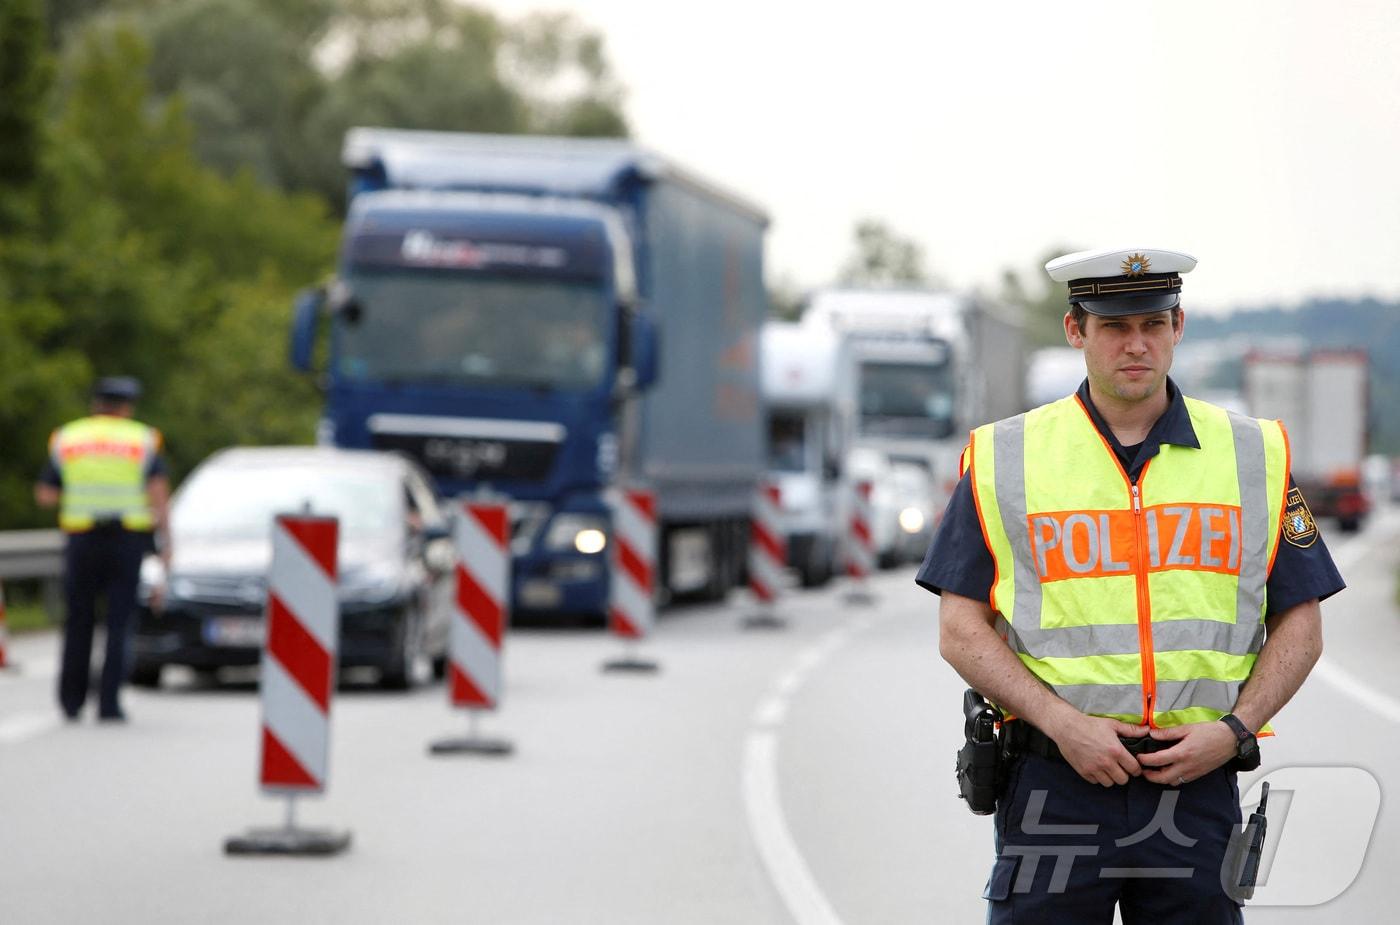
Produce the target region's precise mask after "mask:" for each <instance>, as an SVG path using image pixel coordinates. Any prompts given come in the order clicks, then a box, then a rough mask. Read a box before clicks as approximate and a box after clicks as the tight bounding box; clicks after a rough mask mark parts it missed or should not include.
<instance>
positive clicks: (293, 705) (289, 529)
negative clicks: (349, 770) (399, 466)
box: [260, 514, 340, 793]
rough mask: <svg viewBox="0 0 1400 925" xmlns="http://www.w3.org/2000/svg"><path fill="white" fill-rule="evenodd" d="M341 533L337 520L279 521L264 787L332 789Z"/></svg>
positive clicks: (265, 686) (270, 592)
mask: <svg viewBox="0 0 1400 925" xmlns="http://www.w3.org/2000/svg"><path fill="white" fill-rule="evenodd" d="M338 534H339V527H338V522H337V520H336V519H335V518H334V517H313V516H302V515H286V514H284V515H281V516H279V517H278V518H277V519H276V521H275V522H274V524H273V528H272V568H271V573H270V574H269V576H268V589H267V641H266V642H265V643H264V644H263V657H262V710H263V723H262V769H261V773H260V782H261V784H262V787H263V789H264V790H268V791H275V792H283V793H304V792H319V791H322V790H324V789H325V787H326V772H327V771H328V770H329V763H330V759H329V756H330V748H329V745H330V709H331V693H332V691H333V690H334V689H335V673H336V646H337V642H338V637H339V634H340V606H339V603H338V602H337V600H336V591H335V580H336V541H337V537H338Z"/></svg>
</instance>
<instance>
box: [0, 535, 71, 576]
mask: <svg viewBox="0 0 1400 925" xmlns="http://www.w3.org/2000/svg"><path fill="white" fill-rule="evenodd" d="M62 575H63V533H62V531H59V530H9V531H6V532H0V579H7V578H48V579H53V578H60V577H62Z"/></svg>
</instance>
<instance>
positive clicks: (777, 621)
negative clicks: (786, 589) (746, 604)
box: [743, 481, 788, 629]
mask: <svg viewBox="0 0 1400 925" xmlns="http://www.w3.org/2000/svg"><path fill="white" fill-rule="evenodd" d="M781 502H782V494H781V492H780V491H779V488H778V486H777V484H776V483H774V482H767V481H765V482H762V483H760V484H759V486H758V491H757V492H755V493H754V507H753V516H752V517H751V519H750V521H749V592H750V593H751V594H752V595H753V599H754V604H755V608H754V612H753V613H751V614H749V615H748V616H747V617H745V618H744V622H743V625H744V627H745V628H748V629H781V628H783V627H785V626H787V621H786V620H784V619H783V618H782V617H780V616H779V615H778V613H777V603H778V597H779V595H780V594H781V593H782V592H781V590H780V589H781V586H782V580H783V569H785V568H787V557H788V551H787V538H786V537H784V536H783V532H782V528H781V521H780V517H781V513H780V512H781Z"/></svg>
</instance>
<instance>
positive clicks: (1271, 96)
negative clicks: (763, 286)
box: [486, 0, 1400, 309]
mask: <svg viewBox="0 0 1400 925" xmlns="http://www.w3.org/2000/svg"><path fill="white" fill-rule="evenodd" d="M486 5H487V6H489V7H491V8H494V9H495V10H497V11H498V12H500V13H503V14H505V15H508V16H514V15H517V14H520V13H522V12H526V11H531V10H537V9H549V10H570V11H572V12H574V13H575V14H576V15H577V16H579V18H580V19H582V20H583V21H584V22H586V23H587V24H589V25H591V26H593V27H594V28H597V29H598V30H600V31H601V32H603V33H604V35H605V36H606V38H607V42H608V48H609V51H610V57H611V59H612V61H613V63H614V65H615V67H616V68H617V70H618V72H619V75H620V77H621V79H622V81H623V82H624V83H625V85H626V86H627V88H628V97H627V104H626V110H627V114H628V117H629V118H630V120H631V122H632V125H633V130H634V133H635V135H636V137H637V139H638V140H639V141H640V142H642V143H643V144H645V145H646V146H648V147H650V148H653V149H655V150H657V151H659V152H661V153H663V154H666V155H669V156H671V157H673V158H675V159H677V160H679V161H681V162H682V163H684V164H686V165H687V166H689V167H691V168H692V169H694V170H696V171H697V172H699V173H701V174H704V175H706V176H707V177H709V178H711V179H713V180H715V181H717V182H719V183H721V184H723V185H725V186H728V187H730V188H732V189H734V190H735V191H737V192H740V193H742V194H744V195H745V196H747V197H749V198H751V199H754V200H755V201H757V202H758V203H760V204H762V205H763V206H764V207H765V208H766V209H767V210H768V211H769V213H770V215H771V216H772V219H773V226H772V229H771V235H770V238H769V248H768V275H769V278H770V279H772V280H787V281H790V282H791V283H793V284H796V285H799V286H803V287H807V286H814V285H819V284H822V283H825V282H828V281H829V280H830V279H831V277H832V276H833V274H835V272H836V271H837V270H838V269H839V268H840V265H841V263H842V262H843V260H844V258H845V256H846V255H847V254H848V252H849V250H850V240H851V228H852V225H853V223H854V222H855V221H856V220H858V219H859V218H861V217H864V216H871V217H875V218H880V219H883V220H885V221H887V222H889V223H890V224H891V225H893V226H894V227H895V228H896V229H898V230H900V231H902V232H904V233H906V234H908V235H909V236H911V237H913V238H915V239H917V240H918V241H919V242H920V243H921V244H923V245H924V247H925V248H926V251H927V255H928V263H929V266H930V269H932V270H933V271H934V272H936V273H937V274H938V275H939V276H941V277H943V278H944V279H946V280H948V281H949V282H951V283H953V284H954V285H957V286H982V287H984V288H987V289H990V290H993V291H994V290H995V289H996V288H997V286H998V280H999V279H1000V274H1001V270H1002V268H1004V267H1007V266H1013V267H1016V268H1018V269H1023V270H1028V269H1029V268H1031V267H1033V266H1035V265H1036V261H1037V258H1038V257H1040V256H1041V255H1042V254H1043V253H1044V252H1045V251H1046V250H1047V249H1048V248H1050V247H1053V246H1054V245H1056V244H1058V243H1065V244H1070V245H1075V246H1082V247H1107V246H1118V245H1120V244H1121V245H1123V246H1129V247H1137V246H1147V247H1168V248H1179V249H1181V250H1185V251H1187V252H1189V253H1192V254H1194V255H1196V257H1198V258H1199V260H1200V265H1199V267H1198V268H1197V270H1196V271H1195V272H1194V273H1193V274H1192V275H1191V277H1189V278H1188V280H1187V284H1186V286H1185V287H1184V291H1185V293H1186V296H1187V299H1188V300H1189V301H1188V303H1187V304H1188V305H1194V306H1196V307H1198V308H1199V307H1204V308H1208V309H1217V308H1226V307H1230V306H1235V305H1248V304H1258V303H1262V302H1266V301H1276V300H1283V301H1287V302H1294V301H1297V300H1299V299H1301V298H1305V297H1307V296H1311V295H1359V294H1366V293H1370V294H1376V295H1381V296H1387V297H1394V296H1400V144H1397V139H1398V138H1400V54H1398V53H1397V50H1396V49H1397V47H1398V46H1400V3H1396V2H1395V0H1358V2H1349V3H1324V2H1285V0H1276V2H1272V3H1266V2H1254V0H1251V2H1237V0H1229V2H1219V0H1215V2H1206V0H1175V2H1170V3H1167V2H1160V3H1128V2H1122V0H1116V2H1059V3H1030V2H1024V3H999V4H988V3H975V2H967V0H959V2H948V0H925V2H923V3H912V2H908V0H905V2H894V0H862V2H859V3H842V4H812V3H797V2H781V3H780V2H764V0H747V2H744V0H705V2H702V3H686V4H677V3H667V2H657V3H642V2H637V0H576V2H573V3H560V2H555V3H549V2H544V3H541V2H531V0H487V2H486Z"/></svg>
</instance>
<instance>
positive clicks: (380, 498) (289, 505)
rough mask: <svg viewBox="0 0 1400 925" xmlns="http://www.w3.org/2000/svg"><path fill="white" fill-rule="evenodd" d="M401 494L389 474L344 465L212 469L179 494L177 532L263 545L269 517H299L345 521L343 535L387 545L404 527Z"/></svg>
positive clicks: (175, 514) (174, 512)
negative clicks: (329, 516)
mask: <svg viewBox="0 0 1400 925" xmlns="http://www.w3.org/2000/svg"><path fill="white" fill-rule="evenodd" d="M400 495H401V491H400V490H399V489H398V487H397V482H396V480H395V479H394V478H393V477H392V475H391V473H389V472H388V471H364V470H354V469H350V468H348V467H340V466H313V465H308V464H303V465H295V466H291V465H289V466H270V465H264V466H247V467H244V466H232V465H225V466H211V467H207V468H205V469H201V470H200V471H198V472H197V473H196V474H195V476H194V477H193V478H191V479H190V480H189V481H188V482H186V483H185V485H184V486H183V487H182V488H181V489H180V494H179V496H178V497H177V498H176V501H175V504H174V507H173V509H172V510H171V519H172V521H173V526H174V528H175V530H176V532H178V533H181V534H184V535H201V536H213V537H218V538H220V539H227V540H245V539H246V540H254V539H266V538H267V537H268V536H269V535H270V533H269V531H270V528H271V524H272V518H273V517H274V516H276V515H277V514H290V513H297V512H299V511H301V510H303V509H304V508H305V506H306V505H307V504H310V510H311V512H312V513H313V514H323V515H325V514H333V515H335V516H336V517H339V518H340V531H341V536H342V537H344V538H347V539H351V540H367V541H377V540H387V539H392V538H394V537H397V536H399V535H400V534H401V533H402V531H403V529H404V522H405V520H404V518H405V515H404V512H403V510H402V498H401V497H400Z"/></svg>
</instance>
